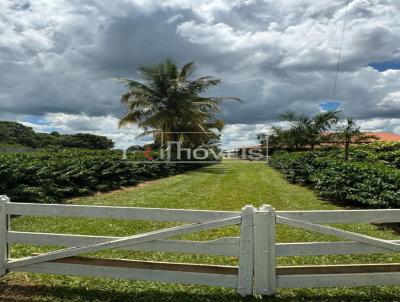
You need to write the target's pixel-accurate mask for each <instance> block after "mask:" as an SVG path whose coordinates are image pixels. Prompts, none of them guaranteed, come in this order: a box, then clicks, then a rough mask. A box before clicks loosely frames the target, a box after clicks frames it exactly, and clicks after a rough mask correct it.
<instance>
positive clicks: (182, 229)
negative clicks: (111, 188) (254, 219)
mask: <svg viewBox="0 0 400 302" xmlns="http://www.w3.org/2000/svg"><path fill="white" fill-rule="evenodd" d="M240 222H241V217H240V216H238V217H233V218H227V219H221V220H216V221H209V222H204V223H199V224H190V225H183V226H177V227H172V228H166V229H162V230H158V231H154V232H148V233H143V234H138V235H133V236H128V237H124V238H120V239H116V240H112V241H109V242H104V243H98V244H93V245H88V246H83V247H72V248H67V249H63V250H59V251H54V252H49V253H45V254H43V255H39V256H34V257H30V258H25V259H22V260H16V261H11V262H9V263H8V264H7V267H8V268H15V267H21V266H24V265H30V264H36V263H40V262H45V261H51V260H56V259H61V258H66V257H71V256H76V255H79V254H83V253H91V252H97V251H101V250H106V249H115V248H121V247H126V246H130V245H134V244H139V243H145V242H150V241H153V240H157V239H166V238H169V237H173V236H178V235H184V234H188V233H193V232H199V231H205V230H210V229H215V228H219V227H224V226H228V225H234V224H239V223H240Z"/></svg>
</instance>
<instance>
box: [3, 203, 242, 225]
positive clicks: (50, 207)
mask: <svg viewBox="0 0 400 302" xmlns="http://www.w3.org/2000/svg"><path fill="white" fill-rule="evenodd" d="M7 214H11V215H28V216H60V217H91V218H106V219H124V220H151V221H162V222H192V223H200V222H205V221H211V220H217V219H225V218H232V217H237V216H238V215H240V212H227V211H203V210H181V209H163V208H133V207H108V206H83V205H82V206H81V205H60V204H31V203H13V202H10V203H9V204H8V205H7Z"/></svg>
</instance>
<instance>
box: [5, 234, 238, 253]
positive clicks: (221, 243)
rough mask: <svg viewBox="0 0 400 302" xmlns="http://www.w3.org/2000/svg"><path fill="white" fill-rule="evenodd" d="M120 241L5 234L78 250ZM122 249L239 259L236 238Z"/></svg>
mask: <svg viewBox="0 0 400 302" xmlns="http://www.w3.org/2000/svg"><path fill="white" fill-rule="evenodd" d="M121 238H123V237H109V236H86V235H70V234H51V233H33V232H17V231H12V232H8V243H9V244H15V243H26V244H35V245H52V246H65V247H81V246H86V245H91V244H98V243H104V242H108V241H112V240H117V239H121ZM121 249H123V250H130V251H151V252H170V253H185V254H207V255H219V256H234V257H235V256H236V257H238V256H239V237H225V238H219V239H215V240H210V241H189V240H154V241H151V242H147V243H141V244H137V245H132V246H126V247H122V248H121Z"/></svg>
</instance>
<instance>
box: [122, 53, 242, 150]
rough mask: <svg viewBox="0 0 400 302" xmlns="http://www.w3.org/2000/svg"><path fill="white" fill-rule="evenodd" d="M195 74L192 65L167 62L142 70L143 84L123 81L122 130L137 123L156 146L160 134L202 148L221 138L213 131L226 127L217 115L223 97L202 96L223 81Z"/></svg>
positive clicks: (127, 80) (167, 138) (165, 137)
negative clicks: (123, 112) (123, 111)
mask: <svg viewBox="0 0 400 302" xmlns="http://www.w3.org/2000/svg"><path fill="white" fill-rule="evenodd" d="M194 71H195V65H194V63H193V62H190V63H187V64H185V65H184V66H182V68H179V67H178V66H177V65H176V64H175V63H174V62H172V61H171V60H169V59H167V60H165V61H164V62H162V63H160V64H156V65H148V66H142V67H140V68H139V74H140V76H141V78H142V82H138V81H135V80H131V79H126V78H125V79H120V82H121V83H122V84H124V85H125V86H126V88H127V89H128V91H127V92H126V93H124V94H123V95H122V97H121V101H122V103H123V104H125V105H126V107H127V112H126V114H125V115H124V116H123V117H122V118H121V119H120V122H119V125H120V127H124V126H128V125H131V124H136V125H138V126H139V128H141V129H143V133H142V134H147V135H148V134H151V135H153V136H154V140H155V143H157V144H160V143H161V135H160V134H161V133H163V141H167V140H169V141H180V142H181V143H183V144H184V145H187V146H189V145H194V146H200V145H203V144H207V143H208V142H209V141H210V140H213V139H216V138H219V137H218V135H213V131H215V132H218V131H220V130H221V129H222V128H223V125H224V123H223V121H222V120H220V119H218V118H217V117H216V113H218V112H219V111H220V104H221V102H222V101H223V100H224V98H221V97H209V96H203V94H204V93H205V92H206V91H207V90H209V89H210V88H212V87H214V86H217V85H218V84H219V83H220V82H221V80H219V79H217V78H214V77H211V76H202V77H198V78H195V77H194ZM229 99H234V100H238V99H237V98H229Z"/></svg>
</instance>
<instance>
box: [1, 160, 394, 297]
mask: <svg viewBox="0 0 400 302" xmlns="http://www.w3.org/2000/svg"><path fill="white" fill-rule="evenodd" d="M73 203H74V204H92V205H114V206H116V205H118V206H135V207H166V208H194V209H218V210H240V209H241V208H242V207H243V206H244V205H246V204H253V205H254V206H260V205H261V204H263V203H267V204H270V205H272V206H273V207H275V208H276V209H277V210H315V209H337V208H338V207H337V206H335V205H332V204H330V203H329V202H325V201H322V200H320V199H318V198H317V196H316V195H315V194H314V193H313V192H312V191H311V190H309V189H308V188H304V187H300V186H297V185H291V184H288V183H287V182H286V181H285V180H284V179H283V178H282V176H281V174H280V173H278V172H276V171H275V170H273V169H271V168H268V167H266V166H265V165H264V164H263V163H244V162H242V163H232V162H226V163H223V164H220V165H215V166H210V167H206V168H202V169H199V170H197V171H194V172H190V173H186V174H182V175H177V176H173V177H169V178H165V179H161V180H157V181H154V182H152V183H148V184H145V185H141V186H140V187H136V188H132V189H128V190H124V191H116V192H112V193H108V194H103V195H97V196H94V197H87V198H86V197H85V198H80V199H75V200H73ZM11 225H12V229H13V230H19V231H37V232H54V233H74V234H92V235H109V236H124V235H129V234H134V233H140V232H143V231H148V230H154V229H158V228H161V227H164V226H167V225H171V224H167V223H150V222H135V221H134V222H129V221H117V220H101V219H67V218H57V217H51V218H34V217H21V218H17V219H13V221H12V223H11ZM340 227H341V228H344V229H347V230H352V231H356V232H359V233H363V234H368V235H372V236H376V237H380V238H385V239H399V238H400V236H399V234H396V233H395V232H394V231H392V230H391V229H385V228H383V227H377V226H373V225H366V224H356V225H343V226H340ZM237 232H238V230H237V228H235V227H229V228H224V229H221V230H216V231H210V232H202V233H197V234H192V235H189V236H185V238H190V239H193V240H205V239H212V238H217V237H221V236H235V235H237ZM277 233H278V236H277V239H278V241H280V242H299V241H327V240H338V239H337V238H333V237H329V236H324V235H319V234H315V233H311V232H305V231H301V230H298V229H294V228H289V227H283V226H278V229H277ZM50 249H52V248H51V247H40V248H39V247H33V246H27V245H16V246H13V247H12V251H11V253H12V257H21V256H27V255H30V254H31V253H37V252H43V251H47V250H50ZM94 255H96V256H98V257H119V258H131V259H132V258H135V259H146V260H163V261H175V262H195V263H213V264H230V265H234V264H236V259H234V258H230V257H215V256H214V257H213V256H202V255H181V254H167V253H145V252H128V251H105V252H101V253H97V254H94ZM278 261H279V264H280V265H300V264H333V263H372V262H376V263H379V262H400V255H398V254H386V255H364V256H361V255H353V256H350V255H349V256H346V255H343V256H323V257H284V258H280V259H279V260H278ZM399 297H400V287H368V288H342V289H299V290H287V289H282V290H279V291H278V294H277V295H276V297H274V298H270V300H271V301H399V300H400V298H399ZM253 299H255V298H251V297H250V298H246V299H243V298H241V297H239V296H238V295H236V293H235V291H234V290H231V289H224V288H213V287H202V286H183V285H177V284H164V283H155V282H133V281H125V280H113V279H94V278H76V277H66V276H48V275H39V274H22V273H18V274H16V273H14V274H9V275H8V276H7V277H6V278H4V279H3V280H2V281H1V282H0V301H158V302H162V301H176V302H181V301H242V300H244V301H252V300H253Z"/></svg>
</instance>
